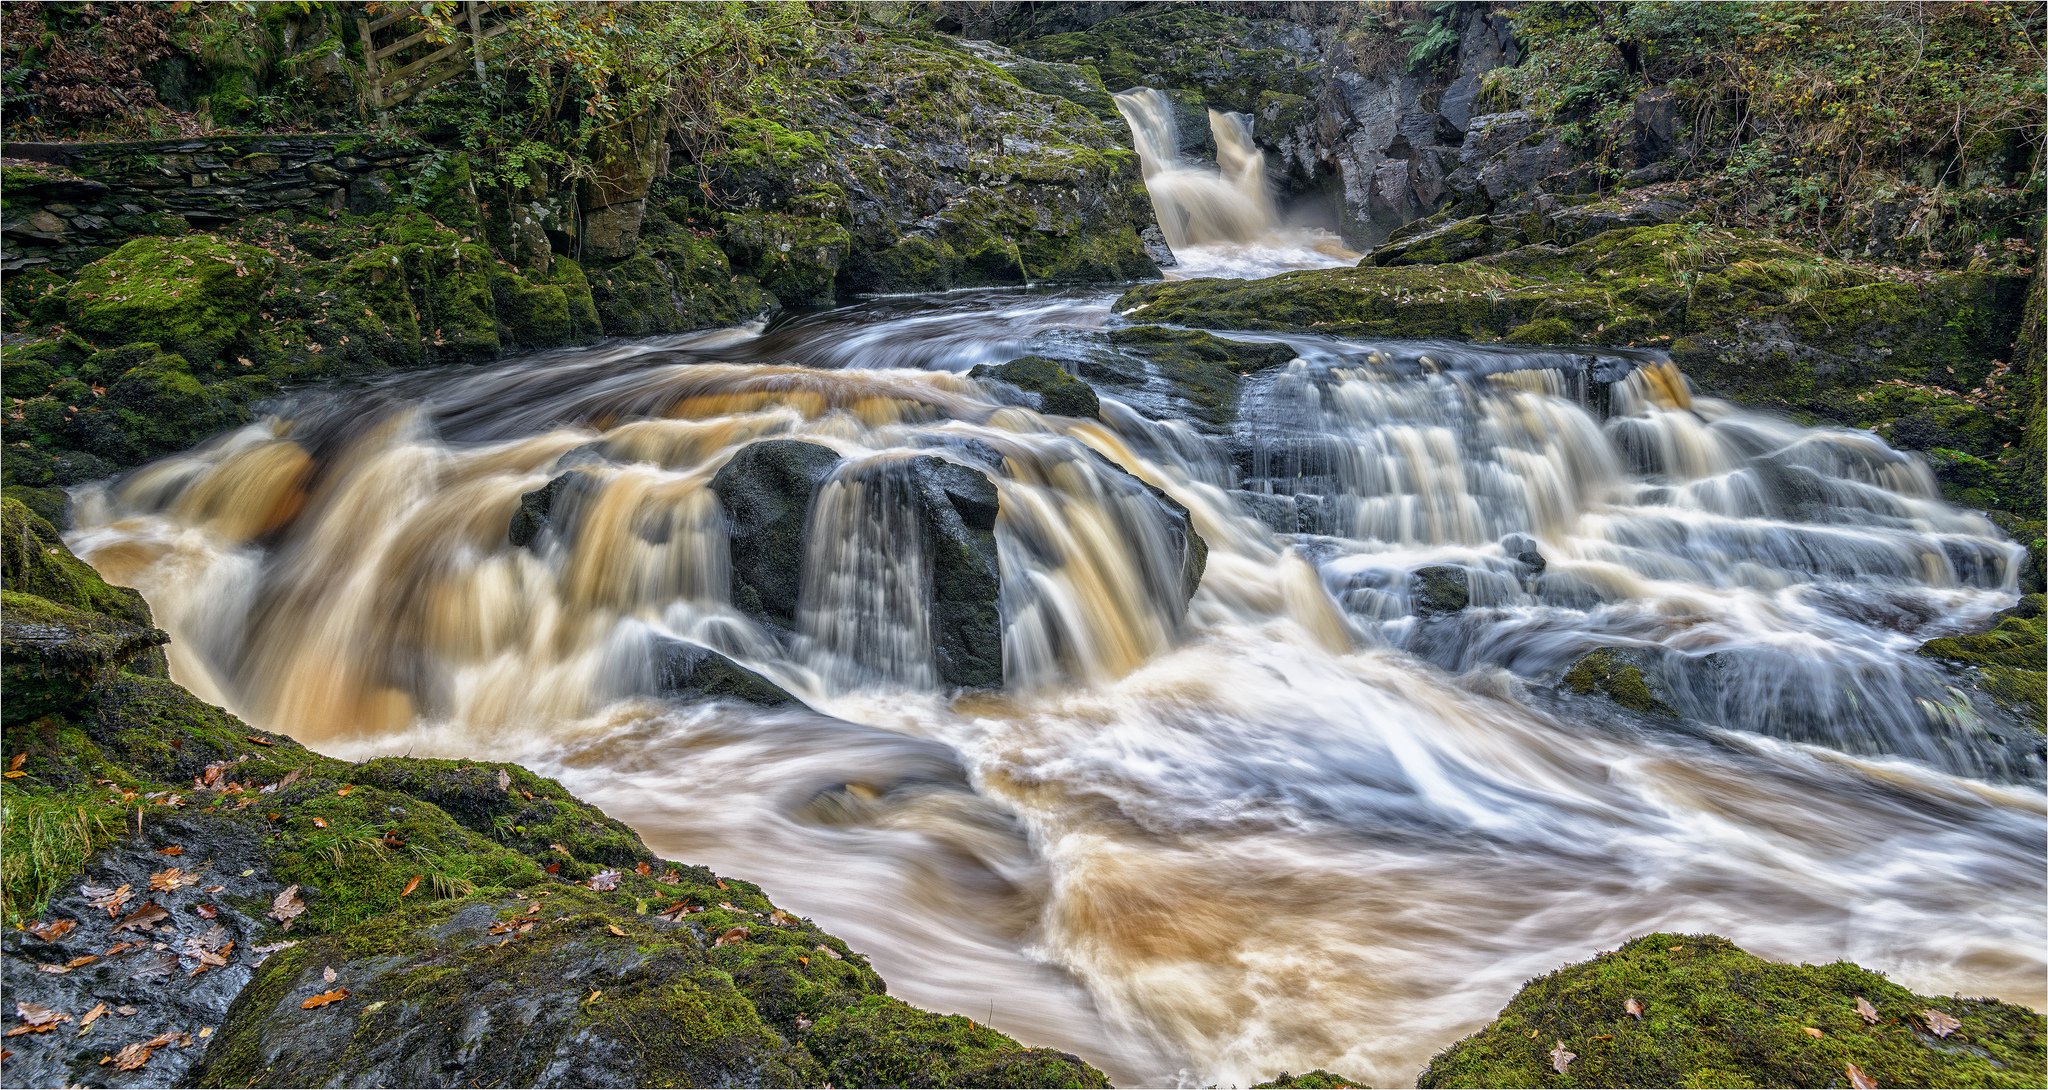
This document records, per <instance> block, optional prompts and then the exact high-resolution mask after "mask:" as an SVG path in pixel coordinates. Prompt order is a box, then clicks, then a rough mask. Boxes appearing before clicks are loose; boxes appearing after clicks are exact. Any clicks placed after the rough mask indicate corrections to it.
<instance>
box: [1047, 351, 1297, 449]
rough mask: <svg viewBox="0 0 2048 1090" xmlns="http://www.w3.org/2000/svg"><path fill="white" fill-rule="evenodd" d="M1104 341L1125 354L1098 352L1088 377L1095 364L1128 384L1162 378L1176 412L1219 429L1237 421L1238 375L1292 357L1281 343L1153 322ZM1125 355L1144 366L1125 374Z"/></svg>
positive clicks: (1117, 379)
mask: <svg viewBox="0 0 2048 1090" xmlns="http://www.w3.org/2000/svg"><path fill="white" fill-rule="evenodd" d="M1109 342H1110V345H1111V347H1113V348H1115V349H1117V350H1119V354H1120V355H1122V356H1124V357H1125V359H1114V358H1107V357H1098V358H1096V359H1094V360H1092V361H1091V362H1090V369H1091V370H1084V373H1086V374H1088V377H1090V378H1093V377H1095V374H1094V373H1091V371H1092V369H1099V370H1100V371H1102V372H1103V373H1104V375H1105V377H1107V378H1109V379H1110V380H1112V381H1122V382H1125V383H1128V384H1131V385H1138V386H1142V385H1144V384H1145V383H1146V382H1147V380H1149V379H1158V380H1163V381H1164V383H1165V384H1166V386H1167V387H1168V389H1169V391H1170V392H1169V394H1168V397H1169V400H1170V401H1171V408H1172V409H1173V410H1174V411H1175V412H1176V413H1179V414H1185V416H1186V418H1188V419H1191V420H1193V421H1194V422H1196V423H1199V424H1203V425H1206V426H1208V427H1209V428H1211V429H1214V430H1220V431H1227V430H1229V429H1230V427H1231V425H1233V424H1235V423H1236V421H1237V395H1238V386H1239V382H1240V380H1241V379H1243V378H1244V377H1245V376H1247V375H1250V374H1252V373H1253V372H1256V371H1263V370H1265V369H1267V368H1271V367H1278V366H1280V365H1282V364H1285V363H1286V362H1287V361H1289V360H1291V359H1293V358H1294V350H1293V349H1291V348H1288V347H1287V346H1286V345H1281V344H1273V343H1270V342H1255V341H1240V340H1232V339H1229V338H1225V337H1218V336H1216V335H1215V334H1212V333H1209V332H1206V331H1204V330H1199V329H1172V328H1168V327H1166V326H1158V325H1141V326H1132V327H1130V328H1128V329H1119V330H1116V331H1114V332H1112V333H1111V334H1110V335H1109ZM1131 358H1135V360H1136V361H1137V362H1138V363H1140V364H1141V365H1143V367H1144V369H1145V370H1144V371H1143V372H1141V373H1136V374H1133V373H1131V372H1130V370H1129V368H1128V365H1127V360H1129V359H1131Z"/></svg>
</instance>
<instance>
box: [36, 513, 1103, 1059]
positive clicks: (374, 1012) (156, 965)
mask: <svg viewBox="0 0 2048 1090" xmlns="http://www.w3.org/2000/svg"><path fill="white" fill-rule="evenodd" d="M0 508H4V515H5V522H6V536H7V542H6V544H7V546H8V547H7V549H6V550H5V551H4V553H0V558H4V561H5V564H4V568H0V587H4V591H5V601H4V608H5V622H4V624H5V629H6V631H5V636H6V639H7V641H8V644H7V649H8V651H9V652H10V654H9V659H10V661H9V669H10V671H12V670H14V669H15V668H16V667H20V668H21V669H22V670H25V671H33V674H34V676H33V677H29V678H28V679H27V681H24V680H23V678H18V677H16V676H14V674H12V673H10V675H9V677H8V679H7V680H8V688H9V693H8V711H9V715H8V716H7V717H6V722H5V739H4V741H5V750H6V753H7V754H8V758H9V762H10V763H9V768H10V773H13V774H11V775H10V777H9V778H7V779H5V780H0V807H4V810H5V819H6V827H7V836H6V837H5V838H4V840H0V854H4V859H0V878H4V882H0V894H4V896H0V914H4V916H5V923H6V925H7V926H8V930H7V932H6V933H5V934H4V936H0V985H4V986H5V989H6V992H7V994H8V997H9V998H10V999H11V1000H12V1001H14V1002H16V1003H23V1004H30V1005H32V1006H31V1007H28V1008H25V1009H29V1010H34V1009H35V1008H47V1009H48V1010H49V1011H52V1012H55V1014H56V1015H57V1016H61V1017H60V1020H57V1021H55V1022H54V1023H52V1024H51V1026H50V1028H49V1029H48V1030H45V1031H41V1032H34V1033H25V1034H18V1035H14V1036H11V1037H9V1039H8V1049H9V1051H10V1052H11V1053H12V1054H11V1055H10V1056H9V1057H8V1058H7V1074H8V1077H9V1083H10V1085H48V1086H58V1085H77V1084H81V1083H83V1084H90V1085H111V1086H169V1085H197V1086H247V1085H252V1084H260V1085H266V1086H321V1085H354V1086H401V1085H403V1086H470V1085H514V1086H704V1085H722V1086H822V1085H828V1084H829V1085H836V1086H874V1085H904V1084H914V1085H923V1086H1061V1087H1099V1086H1106V1085H1108V1083H1107V1081H1106V1080H1105V1079H1104V1077H1103V1075H1102V1073H1101V1072H1099V1071H1097V1070H1096V1069H1095V1068H1093V1067H1091V1066H1089V1065H1088V1064H1087V1063H1086V1062H1084V1061H1082V1060H1080V1059H1078V1058H1076V1057H1074V1056H1071V1055H1068V1054H1066V1053H1062V1052H1056V1051H1052V1050H1048V1049H1039V1048H1028V1047H1025V1046H1024V1045H1022V1044H1019V1043H1018V1042H1017V1041H1015V1040H1013V1039H1011V1038H1009V1037H1007V1036H1005V1035H1003V1034H1001V1033H999V1032H996V1031H994V1030H992V1029H989V1028H988V1027H986V1026H982V1025H979V1024H977V1023H975V1022H973V1021H972V1020H970V1019H968V1018H964V1017H960V1016H957V1015H941V1014H935V1013H931V1012H928V1011H923V1010H919V1009H917V1008H914V1007H911V1006H908V1005H907V1004H904V1003H902V1002H900V1001H898V1000H896V999H893V998H891V997H890V996H889V995H888V994H887V992H886V986H885V985H884V984H883V982H882V979H881V977H880V976H878V975H877V974H876V973H875V971H874V970H873V969H872V968H871V967H869V965H868V963H867V960H866V959H865V958H863V957H862V956H861V955H860V954H858V953H856V952H854V951H853V950H851V949H849V948H848V947H847V946H846V944H845V943H843V942H841V941H840V940H839V939H837V938H834V937H833V936H831V935H829V934H827V933H826V932H824V931H822V930H820V929H819V928H818V927H817V926H815V925H814V924H812V923H811V922H810V921H808V920H804V919H802V918H799V917H797V916H795V915H793V914H791V913H789V912H786V911H784V910H782V909H780V908H778V907H776V905H775V904H773V903H772V902H771V901H769V899H768V897H767V896H766V894H765V893H763V891H762V890H761V889H760V888H759V887H757V886H754V885H752V884H750V883H747V882H744V881H741V880H739V879H737V878H726V877H720V876H718V875H716V874H713V873H712V872H711V871H709V870H706V869H704V868H703V867H697V866H691V865H689V864H686V863H680V862H674V861H670V860H664V859H660V858H658V857H656V856H655V855H654V854H653V853H652V852H650V851H649V850H648V849H647V846H646V845H645V844H644V843H642V842H641V840H640V838H639V837H638V836H636V835H634V833H633V832H632V830H631V829H629V828H627V827H626V826H625V825H623V824H621V823H619V822H618V821H615V820H613V819H611V818H609V817H606V816H605V815H604V814H603V813H601V812H599V811H598V810H597V809H596V808H594V807H592V806H589V805H587V804H585V803H583V802H581V801H579V800H577V799H576V798H574V797H573V796H571V795H570V794H569V793H568V792H567V791H565V790H563V788H562V787H561V785H560V784H557V783H555V782H554V781H552V780H547V779H544V778H542V777H539V776H535V775H534V774H532V773H531V772H528V771H527V770H525V769H523V768H520V767H518V766H517V765H511V764H504V763H498V762H483V761H456V760H420V759H414V758H405V757H386V758H380V759H377V760H372V761H367V762H363V763H359V764H351V763H348V762H345V761H338V760H334V759H331V758H328V757H324V756H321V755H320V754H318V753H315V752H313V751H311V750H308V749H306V748H305V747H303V746H301V745H299V744H298V743H296V742H294V741H293V740H292V739H290V738H288V737H285V736H283V735H277V734H271V733H268V732H264V731H259V730H256V729H253V728H251V727H250V726H248V725H247V724H245V723H242V722H241V721H239V720H237V719H236V718H235V717H234V716H232V715H230V714H228V713H227V712H225V711H223V710H222V709H220V708H216V707H213V706H211V705H208V704H206V703H205V702H203V701H201V700H199V699H198V698H196V697H194V696H193V695H192V694H191V693H189V692H187V691H186V690H185V689H184V688H182V687H181V686H179V685H177V684H176V683H174V682H172V681H170V680H168V679H167V678H164V677H162V676H160V675H161V673H162V665H161V658H160V656H158V655H157V654H156V652H155V651H154V645H155V644H157V643H159V642H161V639H162V633H160V632H155V631H154V630H153V629H149V628H148V627H147V625H148V613H147V610H146V608H143V607H142V604H141V602H140V599H139V598H136V597H134V596H133V592H132V591H122V590H121V589H120V588H114V587H110V586H108V585H107V584H106V583H105V582H104V581H103V580H101V579H100V578H99V577H98V575H97V574H96V573H94V572H93V571H92V569H91V568H90V567H88V566H86V565H84V564H82V563H80V562H79V561H78V560H77V559H76V558H75V557H73V556H71V555H70V553H69V552H67V551H66V550H65V549H64V546H63V544H62V542H61V541H59V540H58V539H57V537H56V534H55V532H54V531H52V530H50V528H49V526H48V524H47V523H46V522H43V520H41V519H40V518H38V517H37V516H35V515H34V514H32V513H30V512H29V511H28V509H27V508H26V507H25V506H24V505H22V504H21V503H20V502H19V501H17V500H15V499H13V498H11V497H10V498H7V499H5V500H0ZM38 592H40V593H38ZM44 594H48V595H51V596H53V597H54V598H56V599H59V600H52V598H51V597H43V595H44ZM95 607H97V608H95ZM102 609H104V610H106V612H101V611H100V610H102ZM24 641H26V642H32V643H34V644H35V646H34V647H33V648H31V649H30V650H32V651H33V652H34V653H33V655H30V654H28V652H27V651H24V650H23V647H24V646H26V643H25V642H24ZM67 641H68V643H67ZM17 645H21V646H17ZM24 676H26V675H24ZM31 682H32V685H31V684H30V683H31ZM22 685H29V687H30V688H31V689H32V690H33V691H32V692H25V693H24V694H17V693H15V692H14V689H16V688H17V687H19V686H22ZM17 695H23V696H32V697H33V700H32V701H30V702H29V703H25V704H23V707H22V708H20V709H17V708H15V704H16V702H17V701H16V697H17ZM17 712H19V713H20V714H16V713H17ZM95 1012H97V1013H95ZM88 1021H89V1022H90V1025H89V1028H88V1025H87V1024H88ZM17 1022H18V1023H19V1024H22V1025H27V1024H29V1023H28V1022H27V1021H26V1020H24V1019H21V1018H19V1017H18V1016H17V1017H15V1018H11V1019H10V1026H11V1025H14V1024H16V1023H17ZM81 1029H84V1030H85V1032H83V1033H81V1032H80V1031H81ZM109 1056H120V1057H122V1063H123V1064H124V1065H125V1066H116V1065H115V1064H112V1063H107V1062H103V1061H104V1059H105V1058H106V1057H109Z"/></svg>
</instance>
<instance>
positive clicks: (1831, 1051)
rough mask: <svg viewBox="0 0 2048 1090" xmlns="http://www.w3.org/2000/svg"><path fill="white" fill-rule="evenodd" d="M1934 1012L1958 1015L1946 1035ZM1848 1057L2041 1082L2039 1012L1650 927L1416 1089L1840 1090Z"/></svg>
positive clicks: (1905, 1071) (1895, 1069)
mask: <svg viewBox="0 0 2048 1090" xmlns="http://www.w3.org/2000/svg"><path fill="white" fill-rule="evenodd" d="M1859 999H1860V1000H1861V1001H1862V1002H1865V1003H1867V1004H1869V1005H1870V1007H1871V1009H1872V1013H1871V1014H1869V1015H1864V1014H1861V1013H1859V1010H1858V1001H1859ZM1632 1004H1634V1005H1632ZM1635 1012H1639V1013H1640V1017H1637V1013H1635ZM1937 1016H1939V1017H1937ZM1944 1018H1946V1019H1954V1020H1956V1021H1957V1022H1959V1023H1960V1025H1959V1026H1956V1027H1954V1028H1952V1029H1950V1031H1949V1032H1948V1033H1947V1034H1946V1035H1945V1036H1944V1035H1941V1033H1940V1029H1941V1028H1942V1026H1943V1025H1945V1023H1944V1022H1943V1019H1944ZM1566 1055H1569V1056H1570V1059H1569V1060H1568V1061H1565V1062H1563V1063H1562V1065H1561V1066H1562V1068H1563V1069H1562V1070H1559V1066H1560V1063H1559V1061H1560V1060H1562V1059H1563V1058H1564V1057H1565V1056H1566ZM1852 1065H1853V1067H1854V1069H1855V1070H1857V1071H1860V1072H1861V1073H1862V1074H1863V1075H1864V1076H1865V1077H1867V1078H1869V1079H1871V1080H1872V1081H1873V1083H1874V1085H1877V1086H1894V1087H1897V1086H2012V1087H2020V1086H2039V1085H2041V1079H2042V1075H2043V1071H2044V1068H2048V1020H2044V1019H2043V1017H2042V1016H2041V1015H2040V1014H2038V1013H2036V1012H2034V1011H2031V1010H2028V1009H2027V1008H2025V1007H2021V1006H2017V1005H2015V1004H2011V1003H2001V1002H1998V1001H1996V1000H1990V999H1963V998H1957V997H1930V996H1924V995H1917V994H1915V993H1913V992H1912V991H1910V990H1908V989H1906V988H1903V987H1900V986H1899V985H1897V984H1894V983H1892V982H1891V981H1889V980H1886V979H1885V978H1884V976H1883V974H1881V973H1874V972H1871V971H1870V970H1868V969H1864V968H1862V967H1860V966H1856V965H1851V964H1849V963H1847V962H1834V963H1832V964H1828V965H1788V964H1783V963H1779V962H1773V961H1766V960H1764V959H1762V958H1759V957H1756V956H1755V955H1752V954H1750V953H1748V952H1746V951H1744V950H1742V949H1741V948H1740V947H1738V946H1736V945H1735V944H1734V943H1731V942H1729V941H1728V940H1726V939H1723V938H1718V937H1716V936H1713V935H1675V934H1654V935H1645V936H1643V937H1641V938H1638V939H1634V940H1632V941H1630V942H1628V943H1626V944H1624V945H1623V946H1622V947H1621V948H1620V949H1617V950H1613V951H1610V952H1608V953H1605V954H1601V955H1600V956H1598V957H1596V958H1593V959H1592V960H1590V961H1585V962H1580V963H1578V964H1576V965H1568V966H1566V967H1564V968H1562V969H1559V970H1557V971H1556V972H1553V973H1550V974H1548V975H1546V976H1542V977H1539V978H1537V979H1535V980H1532V981H1530V982H1529V983H1528V984H1527V985H1526V986H1524V987H1523V988H1522V990H1521V991H1520V992H1518V993H1516V995H1515V997H1514V999H1513V1000H1511V1001H1509V1003H1508V1005H1507V1007H1506V1009H1504V1010H1502V1011H1501V1013H1500V1016H1499V1017H1498V1018H1496V1019H1495V1020H1494V1021H1493V1022H1492V1023H1491V1024H1490V1025H1488V1026H1487V1027H1486V1028H1485V1029H1482V1030H1480V1031H1479V1032H1478V1033H1476V1034H1473V1035H1472V1036H1470V1037H1467V1038H1465V1039H1464V1040H1462V1041H1459V1042H1458V1043H1457V1044H1454V1045H1452V1046H1451V1047H1450V1048H1448V1049H1445V1050H1444V1051H1443V1052H1441V1053H1438V1054H1437V1056H1436V1058H1435V1059H1433V1060H1431V1061H1430V1064H1429V1067H1428V1068H1427V1069H1426V1070H1425V1071H1423V1073H1422V1076H1421V1078H1420V1079H1419V1080H1418V1084H1419V1085H1420V1086H1423V1087H1468V1086H1495V1087H1520V1086H1531V1087H1533V1086H1562V1087H1575V1086H1587V1087H1591V1086H1604V1087H1619V1086H1685V1087H1706V1086H1732V1087H1745V1086H1848V1085H1850V1084H1851V1082H1852V1078H1851V1075H1850V1070H1851V1067H1852Z"/></svg>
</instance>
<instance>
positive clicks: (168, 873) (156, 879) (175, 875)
mask: <svg viewBox="0 0 2048 1090" xmlns="http://www.w3.org/2000/svg"><path fill="white" fill-rule="evenodd" d="M198 884H199V876H198V875H196V874H194V873H192V872H191V871H188V870H183V869H180V868H178V867H172V868H170V869H169V870H160V871H157V872H156V873H155V874H152V875H150V876H149V888H150V889H152V890H154V891H156V892H158V893H171V892H174V891H176V890H179V889H182V888H184V887H186V886H196V885H198Z"/></svg>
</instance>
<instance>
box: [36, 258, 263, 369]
mask: <svg viewBox="0 0 2048 1090" xmlns="http://www.w3.org/2000/svg"><path fill="white" fill-rule="evenodd" d="M272 267H273V262H272V259H271V257H270V255H269V254H268V253H265V252H264V251H262V250H260V249H257V248H256V247H253V246H247V245H243V244H240V243H236V242H231V241H229V240H227V239H223V238H220V237H217V236H215V235H207V234H195V235H187V236H184V237H182V238H163V237H144V238H138V239H135V240H134V241H132V242H129V243H127V244H126V245H123V246H122V247H121V248H120V249H118V250H115V251H114V252H113V253H112V254H109V255H107V256H106V257H103V258H101V259H100V260H98V261H95V262H93V263H92V264H90V265H87V266H85V267H84V268H82V269H80V270H78V274H77V276H76V277H74V278H73V280H72V282H71V286H70V287H69V288H68V289H67V290H66V291H65V293H64V299H65V307H66V309H67V311H68V312H69V316H70V322H71V327H72V328H73V329H74V330H76V331H77V332H78V333H79V334H80V335H82V336H84V337H86V338H87V339H89V340H91V341H94V342H96V343H98V344H101V345H106V346H111V345H119V344H128V343H131V342H134V341H143V340H147V341H154V342H156V343H158V344H161V345H163V346H165V347H166V348H167V349H168V350H170V351H171V352H175V353H178V354H180V355H183V356H184V357H186V358H187V359H198V360H212V359H213V358H214V357H216V356H218V355H220V354H221V352H222V351H223V350H225V349H226V348H227V347H228V345H229V344H230V343H232V342H233V341H234V339H235V337H236V336H237V335H238V334H240V333H241V331H242V330H243V328H244V327H246V326H247V325H248V324H249V323H250V322H251V321H252V320H254V319H255V317H256V310H257V308H256V306H255V303H256V300H257V299H258V297H260V296H261V295H262V294H263V290H264V288H265V287H266V286H267V285H268V284H269V282H270V277H271V272H272Z"/></svg>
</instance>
